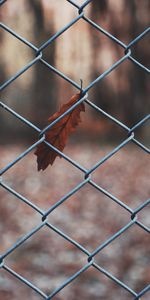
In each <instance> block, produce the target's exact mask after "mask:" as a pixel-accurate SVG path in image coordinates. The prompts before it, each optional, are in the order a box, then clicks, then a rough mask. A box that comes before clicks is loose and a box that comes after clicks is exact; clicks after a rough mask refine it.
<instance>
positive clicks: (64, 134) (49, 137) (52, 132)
mask: <svg viewBox="0 0 150 300" xmlns="http://www.w3.org/2000/svg"><path fill="white" fill-rule="evenodd" d="M79 99H80V93H78V94H76V95H74V96H72V97H71V99H70V100H69V101H68V102H67V103H66V104H64V105H63V106H62V107H61V108H60V110H59V111H58V112H56V113H55V114H54V115H52V116H51V117H50V118H49V119H48V122H49V123H50V124H51V123H52V122H53V121H55V120H56V119H57V118H59V117H60V116H61V115H62V114H63V113H64V112H66V111H67V110H68V109H69V108H70V107H71V106H73V105H74V104H75V103H76V102H77V101H78V100H79ZM81 111H85V105H84V103H80V104H79V105H78V106H76V107H75V108H74V109H73V110H72V111H71V112H70V113H68V114H67V115H66V116H64V117H63V118H62V119H61V120H60V121H58V122H57V123H56V124H54V126H52V127H51V128H50V129H49V130H48V131H47V132H46V133H45V140H46V141H47V142H49V143H50V144H51V145H53V146H54V147H56V148H57V149H58V150H60V151H63V150H64V148H65V146H66V143H67V140H68V137H69V135H70V134H71V133H72V132H73V131H74V130H75V128H76V126H77V125H78V124H79V122H80V121H81V119H80V112H81ZM34 154H35V155H37V164H38V171H40V170H41V169H42V170H45V169H46V168H47V167H48V165H49V164H51V165H52V164H53V162H54V160H55V158H56V157H57V156H60V157H61V155H59V154H58V153H57V152H56V151H54V150H53V149H51V148H50V147H49V146H47V145H46V144H45V143H41V144H40V145H38V147H37V149H36V151H35V153H34Z"/></svg>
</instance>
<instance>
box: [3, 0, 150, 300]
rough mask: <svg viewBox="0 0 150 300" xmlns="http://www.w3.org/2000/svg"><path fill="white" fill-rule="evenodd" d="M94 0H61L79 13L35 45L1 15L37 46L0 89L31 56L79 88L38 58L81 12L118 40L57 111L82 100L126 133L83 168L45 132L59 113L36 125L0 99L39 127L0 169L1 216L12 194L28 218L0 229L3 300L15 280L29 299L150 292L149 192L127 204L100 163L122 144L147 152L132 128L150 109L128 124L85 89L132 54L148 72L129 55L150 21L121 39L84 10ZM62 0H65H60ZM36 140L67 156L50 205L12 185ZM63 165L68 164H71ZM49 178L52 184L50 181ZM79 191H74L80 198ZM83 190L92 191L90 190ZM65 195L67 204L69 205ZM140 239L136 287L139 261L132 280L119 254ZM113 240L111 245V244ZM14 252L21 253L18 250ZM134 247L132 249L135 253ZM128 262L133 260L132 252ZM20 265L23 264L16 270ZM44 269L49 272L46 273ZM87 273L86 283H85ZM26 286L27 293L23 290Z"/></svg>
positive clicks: (33, 127) (32, 184) (32, 127)
mask: <svg viewBox="0 0 150 300" xmlns="http://www.w3.org/2000/svg"><path fill="white" fill-rule="evenodd" d="M92 1H94V0H86V1H83V2H82V3H80V4H79V3H78V1H75V0H74V1H72V0H66V2H67V3H68V5H70V6H71V7H72V8H73V9H74V10H75V11H76V12H78V15H77V16H76V17H73V18H72V19H71V21H69V23H67V24H66V25H65V26H63V27H62V28H60V30H59V31H58V32H56V33H55V34H54V35H52V36H51V37H50V38H48V39H47V40H46V41H43V42H42V45H41V46H40V47H37V46H35V45H34V44H33V43H31V42H30V41H28V40H27V39H26V38H24V37H23V36H21V35H19V34H18V33H16V32H15V31H14V30H13V29H12V28H10V27H8V26H6V25H5V24H3V23H2V24H1V29H2V30H3V31H5V32H7V34H9V35H10V36H13V37H14V38H15V39H16V40H17V41H19V42H20V43H23V44H24V45H25V47H29V48H30V49H32V50H33V53H34V58H33V59H31V61H29V62H28V63H27V64H25V65H24V66H23V67H21V69H20V70H18V71H17V73H16V74H14V75H13V76H11V77H10V78H8V79H6V80H5V81H4V82H3V83H2V85H1V90H4V89H5V88H7V87H9V86H11V84H12V83H13V82H15V80H17V78H19V77H20V76H21V75H22V74H24V73H26V72H27V70H29V69H32V68H33V66H34V65H35V64H42V65H43V66H45V67H46V68H48V70H49V71H50V72H54V73H55V74H56V76H58V77H61V78H62V79H63V80H64V82H67V83H68V84H70V85H71V86H74V87H75V88H77V89H78V90H79V91H80V90H81V87H80V84H79V83H78V82H79V81H78V82H76V81H74V80H73V79H72V78H70V77H69V76H67V75H66V74H65V73H63V72H61V71H60V70H58V69H57V68H56V67H54V66H52V65H51V64H50V63H49V62H47V60H45V58H43V51H44V49H47V48H48V47H51V43H52V42H53V41H56V40H57V39H58V37H60V36H61V37H63V34H64V33H65V32H66V31H67V30H68V29H69V28H72V27H73V26H74V24H76V23H78V22H79V21H80V20H83V22H85V23H86V24H88V26H91V28H94V29H95V30H96V32H97V35H98V34H99V33H100V34H102V35H104V36H105V38H107V39H108V40H110V41H111V42H112V43H114V44H117V45H119V46H120V47H121V48H122V56H121V58H119V59H118V60H116V61H115V62H114V63H113V64H112V65H111V66H110V67H109V68H106V70H104V72H102V73H100V74H99V75H98V76H97V77H96V78H94V79H93V81H92V82H90V83H89V84H88V85H87V86H86V87H85V88H83V89H82V90H81V98H80V100H79V101H78V102H77V103H75V104H74V105H72V107H71V108H70V110H68V111H67V112H65V113H63V114H62V115H61V117H60V118H59V119H61V118H63V117H64V116H65V115H66V114H68V113H69V112H70V111H72V110H73V109H74V108H75V107H76V106H78V105H79V104H80V103H82V102H83V103H84V104H85V106H86V107H89V108H90V109H93V110H95V111H96V112H97V114H98V115H99V116H103V118H104V119H105V120H109V121H111V122H112V124H115V125H116V126H117V127H118V128H121V129H122V130H123V131H124V133H125V135H122V140H121V142H119V143H118V144H117V145H116V146H114V147H113V148H112V149H109V148H108V151H107V153H103V152H102V153H103V156H102V157H100V158H99V159H98V160H97V161H95V162H94V161H93V163H92V164H91V165H92V166H91V167H90V168H86V167H85V165H86V164H84V163H83V164H82V163H81V162H78V160H77V159H76V158H75V159H74V158H72V157H71V155H70V154H69V155H67V154H64V153H62V152H60V151H59V150H58V149H57V148H55V147H54V146H53V145H51V144H50V143H48V142H47V141H46V140H45V133H46V132H47V131H48V130H49V128H51V127H52V126H53V125H54V124H55V123H57V122H58V121H59V119H57V120H56V121H55V122H53V123H51V124H50V125H48V126H47V127H45V128H44V129H42V130H41V129H40V128H39V127H37V126H36V125H35V124H34V123H33V122H30V121H29V120H28V119H27V118H25V117H23V116H22V115H21V114H18V113H17V112H16V111H15V110H13V109H12V108H11V107H10V106H9V105H6V104H5V99H3V100H2V101H1V102H0V107H1V110H3V111H4V112H6V113H7V114H8V118H9V116H10V115H12V116H13V118H14V122H15V120H17V121H18V120H19V122H21V123H23V124H24V126H27V127H28V128H29V130H32V131H35V132H36V133H37V140H36V142H34V143H32V144H31V145H30V147H26V148H25V149H23V150H22V152H21V153H20V154H18V155H16V156H15V158H14V157H13V158H12V159H11V162H10V163H8V164H7V163H6V164H5V165H4V166H3V168H2V169H1V171H0V174H1V182H0V184H1V191H2V200H1V201H2V207H3V210H2V223H3V221H4V219H5V212H6V211H7V205H9V204H8V203H4V202H6V199H8V201H9V202H10V203H11V197H13V198H14V199H15V200H16V211H17V215H18V216H17V217H18V218H24V219H25V220H24V223H23V224H24V225H23V228H22V230H20V231H19V233H18V236H16V237H15V238H14V237H13V238H12V239H11V231H10V229H9V230H7V228H6V231H5V233H3V231H2V234H1V242H2V247H1V248H2V250H3V251H2V253H1V256H0V271H1V277H0V278H1V279H0V285H1V286H2V292H0V294H1V295H2V298H3V299H4V300H5V299H12V296H11V292H12V291H11V289H14V286H16V291H17V285H18V286H19V287H20V288H21V289H22V286H25V288H26V291H25V290H24V289H22V290H21V291H22V293H24V296H22V298H23V299H28V297H30V298H31V299H42V298H44V299H46V300H49V299H91V298H93V299H131V300H136V299H143V300H144V299H145V300H146V299H148V295H149V291H150V284H149V283H148V280H149V275H148V274H149V271H148V269H147V265H148V257H147V251H148V246H149V242H148V238H147V237H148V233H149V231H150V230H149V228H148V223H149V222H148V219H147V215H146V214H145V211H146V210H147V209H148V205H149V204H150V199H149V198H148V199H147V198H146V199H140V201H139V203H138V204H135V205H134V208H133V206H132V207H131V205H130V201H129V200H130V199H129V198H128V197H132V195H128V197H127V196H126V195H125V198H126V199H127V201H123V200H122V199H121V198H120V197H117V196H116V194H117V193H113V192H112V191H114V190H113V189H112V190H111V191H108V190H107V181H109V180H111V179H109V178H108V176H107V174H106V173H105V172H106V169H105V164H106V163H109V168H110V170H111V168H112V165H113V164H117V163H121V159H120V161H119V162H116V160H114V162H113V163H112V162H111V159H112V158H114V157H116V156H115V155H117V154H120V153H121V151H123V150H125V149H126V148H127V147H128V146H130V145H131V144H133V145H134V147H135V148H136V151H141V153H144V155H145V154H146V155H148V154H149V152H150V150H149V148H148V147H147V146H146V145H145V144H144V143H143V142H141V141H139V139H138V138H136V130H137V129H138V128H140V127H142V126H143V125H145V124H147V123H148V121H149V119H150V115H149V114H147V115H145V116H144V117H143V118H142V119H141V120H140V121H139V122H137V123H136V124H135V125H134V126H132V127H131V128H129V127H128V126H127V125H125V124H124V123H123V122H121V121H120V120H118V119H117V118H115V117H114V116H112V115H111V114H109V113H108V112H106V111H105V110H103V109H102V108H101V107H99V106H98V105H96V104H94V103H93V101H92V100H91V99H90V98H89V96H88V91H90V90H91V89H92V88H94V86H95V85H96V84H98V83H100V82H101V80H103V79H104V78H106V77H107V76H108V75H109V74H111V73H112V72H113V71H114V70H116V69H118V68H119V67H120V66H122V65H123V63H124V62H126V61H129V63H130V64H133V65H134V67H135V68H137V67H138V68H140V69H141V72H144V73H146V74H148V73H149V69H148V67H147V66H145V65H144V64H142V63H141V60H140V61H139V60H138V59H137V58H135V56H132V48H133V47H134V45H135V44H137V43H141V44H142V40H143V39H144V38H145V37H146V36H147V35H148V33H149V31H150V28H146V29H145V30H144V31H143V32H141V33H140V34H138V35H137V36H135V37H134V38H133V39H132V41H131V42H130V43H129V44H125V43H124V42H123V41H122V40H120V39H118V38H116V37H115V36H114V35H113V34H111V33H110V32H108V31H106V30H105V29H104V28H102V27H100V25H98V24H97V23H95V22H94V21H93V20H91V19H90V18H89V17H87V16H86V14H85V10H86V8H88V5H90V3H91V2H92ZM5 2H7V3H8V5H9V2H11V1H10V0H8V1H7V0H1V1H0V4H1V5H2V6H3V5H4V6H5ZM60 2H61V1H60ZM80 2H81V1H80ZM59 5H60V6H61V5H63V4H61V3H60V4H59ZM80 34H82V33H80ZM79 79H80V76H79ZM43 105H44V104H43ZM37 110H38V107H37ZM40 143H45V144H47V145H48V147H50V149H53V150H54V151H56V152H57V153H58V154H60V155H61V157H62V160H61V161H63V163H65V164H64V165H63V163H62V169H63V172H64V173H63V175H62V176H60V178H59V174H57V173H56V174H55V175H54V177H55V178H56V183H55V185H56V186H57V187H58V191H59V189H61V186H63V182H61V181H62V178H63V177H64V178H66V181H67V182H68V188H67V191H64V194H63V195H62V194H61V197H60V196H59V193H58V195H57V197H58V199H57V200H55V201H53V202H52V204H51V205H47V207H46V208H45V209H42V205H39V203H40V201H42V199H40V200H39V202H38V201H37V202H36V201H34V200H33V199H32V197H31V198H29V197H28V196H27V197H26V196H24V195H22V194H21V190H20V191H18V190H17V189H16V187H15V185H14V186H12V185H13V184H12V183H13V176H15V177H17V176H19V175H18V173H17V171H15V172H16V173H15V172H14V173H15V174H14V173H13V167H14V168H15V167H17V166H19V163H21V162H22V163H23V161H24V160H25V159H26V158H28V157H29V156H30V155H31V153H32V151H33V150H34V149H35V148H36V147H37V145H39V144H40ZM135 153H136V152H135ZM141 155H142V154H141ZM87 159H88V158H87ZM127 160H128V158H127ZM85 161H86V158H85ZM145 164H146V163H145ZM23 166H24V165H23ZM67 167H68V168H70V169H69V171H68V169H67ZM103 167H104V171H105V172H104V175H103V176H102V177H103V180H102V178H101V177H100V180H98V181H97V180H94V178H95V177H94V174H95V173H96V171H97V170H99V169H100V168H103ZM22 168H23V167H22ZM65 168H66V170H65ZM16 170H17V169H16ZM11 171H12V174H13V175H12V177H10V178H9V172H10V173H11ZM125 172H126V170H124V169H123V168H122V169H121V171H120V173H119V174H115V173H114V175H113V174H111V176H115V177H116V182H117V181H118V180H119V177H120V176H122V177H123V176H124V174H125ZM68 173H69V175H68ZM51 174H52V176H51V178H50V180H53V170H51ZM73 174H76V175H75V176H76V178H78V180H77V183H76V184H74V185H73V184H72V182H71V180H72V179H71V178H72V177H71V176H72V175H73ZM78 174H80V175H78ZM24 175H25V177H24V178H25V179H24V180H26V184H27V187H29V188H30V189H31V190H32V189H33V190H34V189H36V188H37V185H39V184H40V179H35V181H32V182H30V181H31V180H30V177H29V174H26V173H25V174H24ZM7 176H8V180H7ZM73 176H74V175H73ZM105 176H106V177H107V181H106V188H105V187H103V183H104V182H105V179H106V178H105ZM28 178H29V179H28ZM123 178H124V177H123ZM18 180H19V178H18ZM24 180H23V179H22V180H21V178H20V186H21V184H22V181H24ZM51 184H52V185H53V184H54V183H51ZM141 184H142V183H141ZM117 186H118V185H117V184H116V189H117ZM143 186H144V185H142V187H143ZM40 189H41V190H42V189H43V194H42V195H43V197H46V198H48V197H51V198H53V195H50V196H49V195H45V189H44V187H43V186H40ZM37 193H38V190H37ZM46 193H48V190H46ZM95 193H96V195H95ZM6 194H7V196H6ZM33 194H34V192H33ZM77 195H79V198H78V200H77ZM87 195H89V196H88V197H87ZM145 195H146V194H145ZM139 198H140V196H139ZM123 199H124V198H123ZM18 201H19V202H18ZM98 201H101V203H100V205H98ZM66 203H67V205H68V206H67V205H66ZM107 203H111V206H110V207H109V212H108V211H107V205H108V204H107ZM5 205H6V208H5ZM94 205H97V210H98V212H99V211H100V210H101V211H102V215H103V218H102V219H101V220H98V217H97V216H96V215H95V214H94V211H93V210H92V208H93V206H94ZM22 207H23V208H22ZM117 208H118V209H117ZM5 209H6V210H5ZM89 210H90V211H91V216H89ZM110 210H111V211H110ZM120 211H121V213H120ZM32 212H33V214H32V218H33V220H32V222H31V224H29V223H30V222H29V223H28V221H26V219H27V220H28V218H27V217H28V214H30V213H32ZM13 214H14V209H13V208H12V210H11V214H10V216H9V217H7V218H8V220H7V222H6V223H5V224H8V223H9V222H11V226H12V228H13V226H16V225H15V223H14V217H13ZM53 214H55V215H56V219H57V217H58V218H59V215H60V214H61V215H62V216H63V222H62V223H60V224H59V226H56V225H55V222H54V223H53ZM84 214H85V215H86V217H87V220H88V218H89V220H90V221H91V220H92V224H93V225H90V226H89V224H88V222H84V220H83V215H84ZM109 214H111V215H112V219H111V220H109ZM77 215H80V223H79V224H78V219H76V216H77ZM102 215H101V216H102ZM140 215H142V217H140ZM90 218H91V219H90ZM112 220H114V221H112ZM117 220H119V225H118V224H117V222H118V221H117ZM104 223H106V224H107V225H106V228H107V229H105V230H104V229H103V227H102V226H103V224H104ZM90 224H91V223H90ZM77 225H78V228H77ZM99 226H100V227H99ZM84 227H85V228H84ZM2 228H3V227H2ZM111 228H112V231H111ZM112 232H113V233H112ZM3 234H4V235H5V236H6V235H8V237H7V239H8V246H7V247H6V248H5V247H4V249H3ZM37 236H38V239H37ZM18 237H19V239H18ZM137 240H139V243H140V241H141V249H142V250H141V253H142V256H143V260H142V256H141V257H135V261H136V263H137V264H140V263H141V264H142V262H144V263H143V267H142V268H143V271H141V274H140V276H141V277H142V276H143V285H140V286H139V287H138V290H137V289H136V288H134V284H133V283H134V280H135V278H136V276H137V274H136V272H138V271H137V270H136V268H135V269H133V270H132V272H133V274H132V277H133V278H132V283H131V282H130V278H128V270H126V265H125V264H124V261H123V260H121V258H120V257H122V256H121V252H122V251H125V252H124V255H123V257H126V256H127V252H128V253H129V254H130V253H131V252H134V246H135V247H136V241H137ZM90 241H91V244H90ZM55 244H56V245H57V249H59V251H58V252H57V251H54V250H53V248H52V247H53V245H55ZM39 245H40V246H41V247H42V253H44V254H45V255H46V256H44V257H46V259H45V260H43V258H42V253H41V252H38V247H39ZM138 245H139V244H138ZM110 248H111V249H112V250H111V251H110ZM49 251H50V252H49ZM18 252H19V253H20V254H18ZM116 252H117V253H118V254H117V257H116V256H115V255H114V254H116ZM66 253H69V255H68V256H67V255H66ZM113 253H114V254H113ZM135 253H136V252H135ZM44 254H43V255H44ZM20 255H22V257H23V259H22V260H21V263H20V268H19V267H17V266H15V262H16V261H19V259H20ZM132 255H133V257H134V254H132ZM128 259H129V258H128ZM33 260H34V264H35V265H36V266H37V270H38V271H37V272H38V274H37V276H34V272H33V273H32V270H31V264H32V261H33ZM120 260H121V261H120ZM117 261H119V262H120V269H121V268H122V270H123V274H124V276H123V277H122V276H120V273H119V269H118V268H119V267H118V266H119V265H118V264H117V267H116V262H117ZM104 262H105V263H104ZM128 263H129V264H130V259H129V262H128ZM24 265H26V266H27V270H28V271H27V270H26V271H24ZM59 267H60V269H59ZM41 268H44V270H45V277H44V275H43V273H42V274H41V273H40V272H41V271H40V270H41ZM21 269H22V271H20V270H21ZM48 269H49V272H48ZM57 270H59V273H58V272H57ZM47 272H48V277H47V276H46V273H47ZM58 274H59V276H58ZM40 277H42V280H40ZM12 278H13V282H15V283H14V284H12V285H11V284H9V281H11V280H12ZM47 278H48V279H47ZM80 279H81V280H80ZM86 281H87V283H86V284H85V282H86ZM141 281H142V278H141ZM8 286H9V288H8ZM79 286H83V289H82V291H83V293H81V294H79V288H78V287H79ZM87 286H88V288H87ZM106 286H107V289H108V290H109V297H111V298H108V294H107V293H105V291H106ZM72 288H73V292H72ZM113 288H114V289H115V288H118V290H117V292H116V294H115V296H113V295H112V296H110V295H111V289H113ZM28 292H29V294H27V293H28ZM73 293H74V294H73ZM77 293H78V294H77ZM92 293H93V294H92ZM27 295H30V296H27ZM93 295H94V296H93ZM124 297H126V298H124Z"/></svg>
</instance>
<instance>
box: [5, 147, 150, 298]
mask: <svg viewBox="0 0 150 300" xmlns="http://www.w3.org/2000/svg"><path fill="white" fill-rule="evenodd" d="M113 147H115V145H114V146H104V145H103V146H100V145H98V144H88V143H84V144H77V145H73V144H72V145H69V146H68V148H66V151H65V154H66V155H68V156H69V157H71V159H72V160H74V161H76V162H78V163H79V164H81V165H82V166H83V167H84V168H86V169H90V168H91V167H92V166H93V165H95V164H96V163H97V162H98V161H99V160H100V159H102V158H103V157H104V156H105V155H107V154H108V153H109V152H110V151H111V150H112V149H113ZM25 149H26V147H25V146H18V145H16V146H13V145H10V146H8V145H7V146H5V145H4V146H2V147H1V148H0V154H1V158H2V167H4V166H5V165H7V164H8V163H9V162H11V161H12V160H13V159H15V158H16V157H17V155H19V154H20V153H21V152H22V151H24V150H25ZM148 164H149V158H148V154H146V153H145V152H144V151H143V150H142V149H140V148H138V147H137V146H136V145H127V146H126V147H125V148H123V149H121V150H120V151H119V152H118V153H116V154H115V155H114V156H113V157H111V158H110V159H109V160H107V161H105V162H104V163H103V164H102V165H101V166H99V167H98V168H97V170H96V171H94V172H93V173H92V176H91V179H92V181H93V182H95V183H96V184H97V185H98V186H100V187H101V188H102V189H105V190H106V191H107V192H109V193H111V194H113V196H115V197H117V198H118V199H119V200H120V201H122V202H123V203H125V204H126V205H128V206H129V207H130V208H131V209H135V208H137V207H138V206H139V205H141V204H142V203H143V202H144V201H146V200H147V199H148V198H149V195H150V189H149V177H150V168H149V166H148ZM83 180H84V173H83V172H82V171H81V170H78V169H77V168H76V167H74V166H73V165H71V164H70V163H69V162H67V161H65V160H64V159H63V158H61V159H60V158H57V159H56V161H55V163H54V165H53V166H52V167H51V166H49V167H48V168H47V169H46V170H45V171H44V172H43V171H41V172H37V166H36V157H35V155H33V152H31V153H29V154H28V155H27V156H26V157H24V158H23V159H22V160H21V161H19V162H18V163H17V164H15V165H14V166H13V167H12V168H11V169H9V170H8V171H7V172H6V173H5V174H4V175H3V182H4V183H5V184H7V185H8V186H9V187H11V188H12V189H14V190H15V191H16V192H17V193H19V194H21V195H22V196H24V197H25V198H27V199H28V200H29V201H31V202H32V203H33V204H34V205H36V206H38V207H40V209H42V210H43V211H46V210H47V209H49V208H50V207H51V206H52V205H53V204H54V203H56V202H57V201H58V200H60V199H61V198H62V197H63V196H64V195H65V194H66V193H68V192H69V191H70V190H72V189H73V188H74V187H76V186H77V185H78V184H79V183H81V182H82V181H83ZM0 193H1V200H0V236H1V243H0V244H1V245H0V248H1V253H4V252H5V251H7V250H8V249H9V248H11V246H12V245H13V244H14V243H15V242H16V241H18V239H20V238H21V237H23V236H24V235H25V234H27V233H28V232H29V231H30V230H32V229H33V228H35V227H36V226H37V225H39V224H40V223H41V215H40V214H39V213H38V212H36V211H35V210H34V209H32V208H31V207H30V206H28V205H27V204H26V203H24V202H23V201H21V200H20V199H18V198H17V197H15V196H14V195H12V194H11V193H10V192H9V191H6V190H5V189H4V188H1V191H0ZM149 212H150V208H149V207H148V206H146V207H145V208H144V209H143V210H142V211H140V212H139V213H138V220H139V221H140V222H142V223H143V224H144V225H146V226H149V225H150V224H149V221H150V220H149ZM130 220H131V216H130V212H128V211H127V210H125V209H124V208H123V207H121V206H120V205H118V204H117V203H115V202H114V201H113V200H112V199H110V198H109V197H108V196H106V195H104V194H103V193H102V192H100V191H99V190H97V189H96V188H94V187H93V186H92V185H90V184H89V183H87V184H86V185H84V186H83V187H82V188H81V189H80V190H79V191H78V192H76V193H75V194H74V195H72V196H71V197H69V199H67V200H66V201H65V202H64V203H63V204H61V205H60V206H59V207H58V208H57V209H55V210H53V212H52V213H51V214H50V215H49V216H48V222H49V223H50V224H52V225H53V226H56V227H57V228H58V229H59V230H61V231H62V232H63V233H65V234H67V235H68V236H69V237H71V238H72V239H74V240H75V241H77V242H78V243H80V244H81V245H82V246H83V247H85V248H86V249H87V250H88V251H91V252H92V251H94V249H95V248H96V247H98V246H99V245H101V244H102V243H104V242H105V241H106V240H107V239H109V238H110V237H111V236H112V235H113V234H115V233H116V232H117V231H118V230H120V229H121V228H122V227H123V226H125V225H126V224H127V223H128V222H130ZM148 238H149V236H148V232H146V231H144V230H143V229H142V228H140V227H139V226H137V225H136V224H134V225H133V226H132V227H130V228H129V229H128V230H127V231H125V232H124V234H122V235H121V236H120V237H118V238H117V239H115V240H114V241H113V242H112V243H111V244H109V245H108V246H107V247H105V248H104V249H102V250H101V251H100V252H99V253H98V254H97V255H96V256H95V262H96V263H97V264H98V265H99V266H100V267H101V268H104V269H105V270H106V271H108V272H110V273H111V274H112V275H114V276H116V278H117V279H119V280H121V281H122V282H123V283H125V284H127V285H128V286H129V287H130V288H131V289H133V290H135V291H136V292H139V291H140V290H142V289H143V288H144V287H145V286H146V285H148V283H149V280H150V273H149V266H148V260H149V246H150V242H149V240H148ZM4 263H5V264H6V265H7V266H8V267H10V268H12V269H13V270H14V271H15V272H17V273H18V274H20V275H21V276H23V277H24V278H26V279H27V280H29V281H31V282H32V283H33V284H34V285H35V286H36V287H38V288H40V289H41V290H42V291H43V292H44V293H46V294H50V293H51V292H52V291H53V290H54V289H55V288H57V287H59V285H61V284H62V283H63V282H64V281H65V280H67V278H69V277H70V276H72V275H73V274H74V273H76V272H77V271H78V270H79V269H80V268H82V267H83V266H84V265H85V264H86V263H87V255H86V254H84V253H83V252H81V251H80V250H79V249H78V248H76V247H75V246H74V245H72V244H71V243H69V242H68V241H66V240H65V239H64V238H62V237H61V236H59V235H58V234H57V233H56V232H54V231H53V230H52V229H50V228H48V227H46V226H45V227H43V228H42V229H41V230H40V231H38V232H37V233H36V234H34V235H33V236H32V237H31V238H29V239H28V240H27V241H26V242H24V243H23V244H22V245H21V246H19V247H18V248H17V249H16V250H15V251H13V252H12V253H11V254H9V255H8V256H7V257H6V258H5V260H4ZM149 297H150V294H149V293H146V294H145V295H144V296H143V297H142V300H148V299H149ZM0 298H1V299H3V300H10V299H11V300H20V299H22V300H26V299H30V300H38V299H39V300H40V299H42V297H41V296H39V295H38V294H36V292H35V291H33V290H31V289H30V288H29V287H28V286H26V285H24V284H23V283H21V282H20V281H19V280H18V279H16V278H15V277H13V276H12V275H10V274H9V273H8V272H7V271H5V270H3V269H2V270H1V272H0ZM53 299H54V300H77V299H81V300H91V299H93V300H120V299H121V300H133V299H134V297H133V296H132V295H131V294H130V293H129V292H127V291H126V290H125V289H123V288H122V287H120V286H119V285H117V284H116V283H115V282H114V281H112V280H111V279H109V278H108V277H107V276H106V275H105V274H103V273H102V272H99V271H98V270H96V269H95V268H94V267H90V268H89V269H88V270H87V271H86V272H84V273H83V274H81V275H80V276H79V277H78V278H77V279H76V280H74V281H73V282H72V283H70V284H69V285H68V286H67V287H65V288H64V289H63V290H62V291H61V292H60V293H58V294H57V295H56V296H54V298H53Z"/></svg>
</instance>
